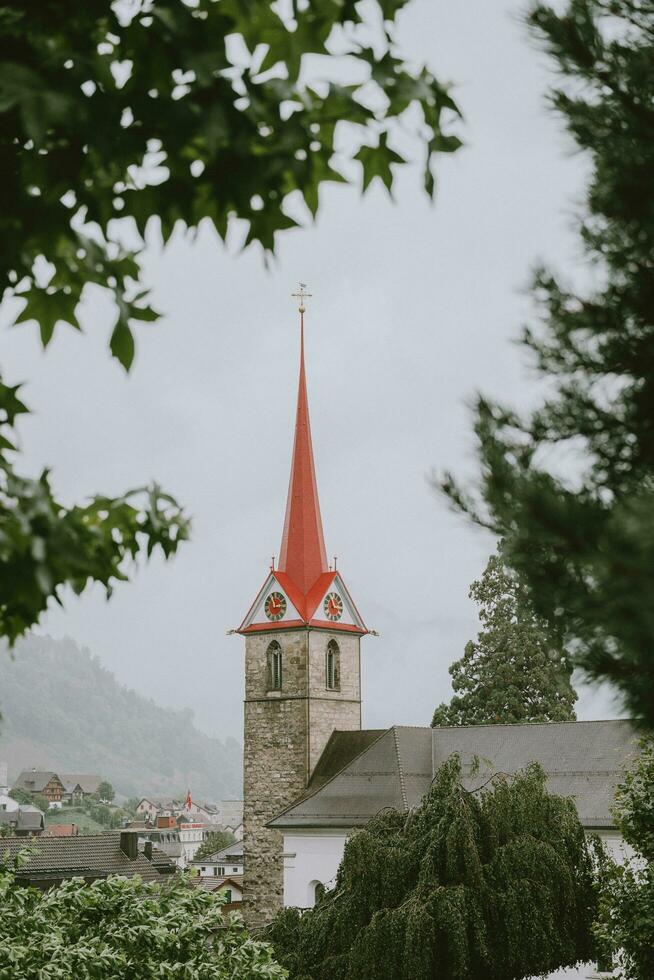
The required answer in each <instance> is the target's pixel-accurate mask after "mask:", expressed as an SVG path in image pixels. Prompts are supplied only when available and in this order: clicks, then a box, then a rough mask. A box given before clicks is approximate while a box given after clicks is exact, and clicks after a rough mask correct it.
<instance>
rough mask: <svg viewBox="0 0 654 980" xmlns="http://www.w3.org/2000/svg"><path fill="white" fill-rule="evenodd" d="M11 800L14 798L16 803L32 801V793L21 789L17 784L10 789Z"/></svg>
mask: <svg viewBox="0 0 654 980" xmlns="http://www.w3.org/2000/svg"><path fill="white" fill-rule="evenodd" d="M10 795H11V798H12V800H16V803H23V804H26V803H30V804H31V803H33V801H34V796H33V794H32V793H28V792H27V790H26V789H21V788H20V787H19V786H17V787H15V788H14V789H12V790H11V794H10Z"/></svg>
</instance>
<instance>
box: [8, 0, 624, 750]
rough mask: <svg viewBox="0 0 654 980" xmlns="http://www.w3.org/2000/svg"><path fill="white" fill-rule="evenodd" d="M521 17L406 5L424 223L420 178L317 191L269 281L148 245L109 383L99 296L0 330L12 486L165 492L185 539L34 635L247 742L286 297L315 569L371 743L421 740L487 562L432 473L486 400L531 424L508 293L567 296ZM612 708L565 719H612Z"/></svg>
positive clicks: (279, 436)
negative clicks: (145, 284)
mask: <svg viewBox="0 0 654 980" xmlns="http://www.w3.org/2000/svg"><path fill="white" fill-rule="evenodd" d="M522 9H524V7H523V4H521V3H507V2H504V3H500V2H494V3H489V2H488V0H465V2H461V3H446V2H444V0H438V2H435V0H413V2H412V3H411V4H409V7H408V8H407V10H406V12H405V13H403V14H402V16H401V18H400V28H401V32H400V37H401V41H402V46H403V48H404V51H405V53H406V54H407V55H408V56H409V57H410V58H411V59H412V60H415V61H426V62H427V63H428V64H429V65H430V66H431V67H432V69H433V70H434V72H435V73H436V74H437V76H438V77H439V78H441V79H444V80H452V81H453V82H455V85H456V88H455V96H456V98H457V100H458V102H459V104H460V106H461V107H462V109H463V111H464V113H465V117H466V118H465V128H464V130H463V135H464V138H465V140H466V147H465V149H464V150H462V151H460V152H459V153H457V154H456V155H455V156H454V157H451V158H446V159H443V161H442V162H441V164H440V169H439V193H438V199H437V202H436V205H435V206H430V205H429V203H428V201H427V199H426V198H425V196H424V195H423V194H422V193H421V191H420V176H419V172H418V169H417V168H414V169H412V170H407V171H406V172H405V173H403V174H402V177H401V179H400V180H399V181H398V182H397V185H396V194H395V203H392V202H391V201H389V199H388V198H387V196H386V195H385V193H383V192H382V190H381V189H380V188H378V187H373V188H371V190H370V191H369V192H368V194H367V195H366V196H365V197H364V198H363V199H362V198H361V197H360V196H359V194H358V193H357V191H356V190H355V189H350V188H347V187H343V186H333V187H330V188H329V189H327V190H324V191H323V192H322V196H321V210H320V215H319V218H318V221H317V222H316V224H315V225H313V226H312V227H310V228H307V229H305V230H302V231H294V232H292V233H290V234H288V235H287V236H286V237H285V238H282V239H281V240H280V244H279V252H278V257H277V261H276V262H275V264H274V265H273V267H272V268H270V269H269V270H266V269H265V267H264V265H263V262H262V260H261V256H260V254H259V253H258V252H255V251H254V250H249V251H248V252H245V253H243V254H238V253H237V251H236V249H235V248H232V249H225V248H223V247H222V246H221V245H220V244H219V243H218V242H217V241H216V239H215V237H213V236H212V235H211V234H209V233H206V234H202V235H201V236H200V238H199V240H198V241H197V242H196V243H195V244H190V243H185V242H183V241H181V240H175V241H173V243H171V244H170V245H169V247H168V248H167V249H166V251H165V252H163V253H162V251H161V249H160V248H159V246H158V244H157V243H156V241H155V242H153V244H152V246H151V247H150V248H149V251H148V254H147V279H148V281H149V282H150V283H151V284H152V286H153V290H154V301H155V304H156V305H157V307H158V308H159V309H161V310H164V311H165V313H166V316H165V319H163V320H162V321H161V322H160V323H159V324H158V325H155V326H154V327H145V328H144V329H141V330H140V331H139V336H138V353H137V358H136V363H135V366H134V368H133V370H132V372H131V374H130V375H129V376H128V377H126V376H125V374H124V372H123V371H122V369H121V368H120V367H119V366H118V365H117V363H116V362H115V361H111V359H110V357H109V356H108V353H107V349H106V342H107V337H108V329H109V324H110V315H111V310H110V308H109V306H108V305H107V303H106V301H105V299H104V298H103V297H102V295H101V294H100V293H99V291H96V292H93V293H90V294H89V299H88V301H87V302H86V303H85V306H84V310H83V313H82V321H83V323H84V324H85V328H86V334H85V336H80V335H79V334H76V333H75V332H74V331H72V330H70V329H68V328H63V327H60V328H59V333H58V336H57V337H56V340H55V342H54V343H53V345H52V346H51V348H50V349H49V350H48V351H47V352H46V353H45V354H44V353H43V352H42V351H41V349H40V347H39V344H38V342H37V334H36V328H35V327H34V325H31V326H27V327H26V326H23V325H21V326H20V327H17V328H15V329H13V330H7V329H4V330H3V331H2V333H1V334H0V345H1V358H2V364H3V370H4V373H5V377H6V379H8V380H9V381H10V382H12V383H13V382H16V381H19V380H23V379H27V380H28V381H29V383H28V385H27V387H26V389H25V392H26V396H27V400H28V403H29V404H30V405H31V406H32V407H33V409H34V412H35V414H34V415H33V416H32V417H31V418H29V419H27V420H26V421H25V422H24V423H23V424H22V428H21V433H22V438H23V445H24V450H25V454H24V459H23V465H24V466H25V467H26V468H27V469H29V471H30V472H32V473H34V472H36V471H37V470H38V468H39V467H42V466H44V465H51V466H52V467H53V482H54V484H55V487H56V489H57V491H58V492H59V493H60V494H61V495H62V496H63V498H64V499H65V500H67V501H69V502H72V501H73V500H79V499H81V498H83V497H84V496H85V495H88V494H91V493H94V492H96V491H102V492H110V493H118V492H120V491H122V490H124V489H127V488H128V487H132V486H138V485H140V484H142V483H144V482H146V481H148V480H150V479H156V480H158V481H159V482H160V483H161V484H162V485H163V486H164V487H165V488H166V489H168V490H169V491H170V492H172V493H174V494H175V495H176V496H177V497H178V498H179V499H180V500H181V501H183V503H184V504H185V505H186V507H187V508H188V510H189V511H190V513H191V514H192V515H193V517H194V530H193V539H192V541H191V542H190V543H188V544H187V545H185V546H184V547H183V549H182V551H181V552H180V554H179V555H178V557H177V558H176V559H175V560H174V561H173V562H171V563H168V564H165V563H163V562H161V561H159V560H156V561H153V562H151V563H150V564H149V565H147V566H145V567H144V568H142V569H140V570H139V572H138V573H137V575H136V576H135V578H134V580H133V581H132V582H131V583H130V584H129V585H121V586H119V587H118V588H117V589H116V592H115V595H114V597H113V599H112V600H111V602H109V603H107V602H106V601H105V599H104V597H103V594H102V593H101V591H100V590H94V589H93V590H89V591H87V592H86V593H85V594H84V595H83V596H82V597H81V598H75V597H73V596H69V597H68V598H67V602H66V607H65V611H63V612H61V611H53V612H51V613H50V614H49V615H48V616H47V617H46V618H45V619H44V622H43V630H47V631H48V632H50V633H52V634H53V635H55V636H61V635H64V634H68V635H70V636H71V637H73V638H74V639H75V640H77V641H78V642H79V643H80V644H83V645H86V646H88V647H89V648H90V650H91V651H92V652H93V653H95V654H97V655H98V656H99V657H100V659H101V661H102V662H103V663H104V664H105V665H106V666H107V667H109V668H110V669H112V670H113V671H114V672H115V673H116V675H117V676H118V678H119V679H120V680H121V681H123V682H125V683H127V684H129V685H130V686H133V687H135V688H136V689H137V690H138V691H140V692H142V693H144V694H146V695H148V696H151V697H152V698H154V699H155V700H156V701H158V702H160V703H163V704H170V705H174V706H190V707H191V708H193V709H194V711H195V713H196V718H197V722H198V724H199V725H200V726H201V727H202V728H204V729H205V730H207V731H209V732H211V733H216V734H220V735H227V734H230V735H235V736H236V737H238V738H240V737H241V729H242V698H243V640H242V639H241V638H240V637H238V636H231V637H230V636H227V635H226V631H227V630H228V629H230V628H231V627H235V626H237V625H238V623H239V622H240V620H241V618H242V617H243V615H244V613H245V612H246V610H247V608H248V606H249V604H250V602H251V601H252V599H253V598H254V596H255V594H256V592H257V590H258V589H259V587H260V585H261V583H262V581H263V578H264V576H265V573H266V570H267V568H268V565H269V562H270V556H271V555H273V554H277V553H278V551H279V544H280V538H281V531H282V522H283V516H284V507H285V497H286V490H287V483H288V471H289V465H290V455H291V444H292V427H293V417H294V409H295V398H296V385H297V369H298V324H297V313H296V309H295V304H294V301H293V300H291V298H290V294H291V293H292V292H294V291H295V288H296V284H297V281H298V280H302V281H304V282H306V283H308V284H309V286H310V288H311V291H312V293H313V299H312V300H311V301H310V306H309V310H308V314H307V370H308V384H309V398H310V407H311V416H312V426H313V438H314V449H315V453H316V465H317V475H318V487H319V492H320V499H321V505H322V512H323V522H324V526H325V535H326V542H327V549H328V553H329V554H330V555H331V554H337V555H338V558H339V569H340V570H341V572H342V574H343V576H344V578H345V581H346V582H347V584H348V587H349V589H350V591H351V592H352V595H353V597H354V599H355V601H356V602H357V604H358V606H359V608H360V610H361V612H362V614H363V616H364V618H365V619H366V621H367V622H368V624H369V626H371V627H373V628H375V629H377V630H379V632H380V634H381V635H380V637H379V638H378V639H375V638H367V639H364V641H363V647H364V654H363V665H364V667H363V670H364V676H363V697H364V716H363V717H364V725H366V726H369V727H379V726H384V725H388V724H391V723H402V724H413V725H424V724H428V723H429V721H430V720H431V714H432V711H433V708H434V706H435V704H437V703H438V702H439V701H441V700H442V699H444V698H446V697H447V696H448V693H449V677H448V672H447V668H448V665H449V664H450V663H451V662H452V660H454V659H456V658H457V657H459V656H460V655H461V653H462V651H463V647H464V645H465V643H466V641H467V640H468V639H471V638H472V637H473V636H474V635H475V632H476V630H477V619H476V609H475V606H474V605H473V604H472V603H471V601H470V600H469V599H468V598H467V593H468V587H469V584H470V582H471V581H472V580H473V579H474V578H476V577H477V576H478V575H479V574H480V572H481V571H482V569H483V566H484V564H485V561H486V558H487V556H488V554H489V552H490V551H491V550H492V548H493V546H494V542H493V540H492V539H491V538H490V537H489V536H488V535H487V534H485V533H483V532H480V531H478V530H475V529H473V528H471V527H470V526H468V525H467V524H466V522H465V521H464V520H463V519H462V518H460V517H457V516H456V515H454V514H452V513H451V512H450V511H449V509H448V507H447V505H446V503H445V502H444V501H443V500H441V499H438V498H437V497H436V496H435V495H434V493H433V492H432V490H431V489H430V486H429V483H428V474H429V472H430V471H431V470H432V469H433V468H436V469H443V468H448V469H453V470H454V471H456V472H458V473H460V474H462V475H465V474H471V473H474V467H475V463H474V453H473V447H474V442H473V439H472V436H471V415H470V412H469V409H468V404H469V401H470V399H471V397H472V395H473V393H474V392H475V391H477V390H480V389H481V390H483V391H485V392H487V393H488V394H490V395H493V396H501V397H503V398H505V399H507V400H512V401H514V402H516V403H524V401H525V399H527V398H528V397H530V394H531V392H532V390H533V377H532V375H531V374H530V371H529V370H528V367H527V365H526V363H525V360H524V357H523V355H522V353H521V351H520V350H519V348H518V347H517V346H516V345H515V344H513V343H512V340H513V339H514V338H515V337H516V336H517V333H518V330H519V327H520V325H521V323H523V322H524V320H525V319H526V317H527V316H528V313H529V306H528V300H527V298H526V297H525V295H524V294H523V293H521V290H522V289H523V287H524V286H525V284H526V282H527V279H528V274H529V269H530V267H531V266H532V265H533V264H534V262H535V261H536V260H538V259H545V260H547V261H549V262H552V263H553V264H555V265H556V266H557V267H558V268H560V269H563V270H565V271H567V272H568V273H569V274H573V272H574V267H575V266H576V264H577V263H578V262H579V257H580V255H579V246H578V243H577V241H576V239H575V237H574V234H573V232H572V215H573V213H574V210H575V208H576V207H577V205H578V203H579V201H580V199H581V194H582V188H583V183H584V176H585V173H586V163H585V162H584V160H583V159H582V158H580V157H579V156H578V155H574V153H573V148H572V146H571V144H570V141H569V140H568V138H567V137H566V136H565V135H564V133H563V132H562V128H561V124H560V122H559V121H558V120H557V119H556V118H555V117H553V116H552V115H551V114H550V113H549V112H548V111H547V109H546V106H545V92H546V90H547V87H548V85H549V84H550V82H551V81H552V75H551V71H550V69H549V68H548V65H547V62H546V60H545V58H544V56H543V55H541V54H540V53H539V52H538V51H537V49H536V48H535V46H534V44H533V42H531V41H530V40H529V39H528V38H527V35H526V31H525V28H524V27H523V25H522V23H521V22H520V11H521V10H522ZM615 713H616V709H615V708H612V707H611V705H610V702H609V699H608V698H607V697H606V696H600V695H598V694H597V693H596V692H593V693H592V694H586V695H584V697H583V700H582V706H581V710H580V716H581V717H586V718H596V717H607V716H610V715H611V714H615Z"/></svg>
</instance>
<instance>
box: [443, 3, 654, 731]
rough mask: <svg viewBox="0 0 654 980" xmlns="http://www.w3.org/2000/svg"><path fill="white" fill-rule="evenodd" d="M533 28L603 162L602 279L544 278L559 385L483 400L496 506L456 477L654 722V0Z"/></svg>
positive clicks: (573, 629)
mask: <svg viewBox="0 0 654 980" xmlns="http://www.w3.org/2000/svg"><path fill="white" fill-rule="evenodd" d="M529 23H530V25H531V27H532V29H533V31H534V32H535V33H536V34H537V35H538V36H539V37H540V39H541V42H542V43H544V45H545V47H546V49H547V51H548V52H549V54H550V55H551V57H552V59H553V62H554V66H555V67H556V69H557V70H558V74H559V78H560V79H561V81H560V84H559V86H558V88H557V90H556V91H555V92H554V94H553V96H552V102H553V105H554V107H555V109H556V111H557V112H558V114H559V116H560V117H561V118H562V120H563V121H564V122H565V124H566V126H567V128H568V130H569V132H570V133H571V134H572V136H573V138H574V140H575V142H576V144H577V146H578V147H579V148H580V149H581V150H583V151H584V153H585V154H586V155H587V157H588V160H589V162H590V164H591V165H592V176H591V179H590V183H589V186H588V191H587V196H586V207H585V208H584V210H583V213H582V214H581V215H580V219H579V232H580V237H581V243H582V245H583V248H584V250H585V253H586V256H587V260H588V265H589V267H590V268H589V271H590V272H591V275H589V276H585V277H584V282H583V285H579V284H577V286H575V285H570V284H568V283H566V282H565V281H564V280H563V278H561V277H559V276H558V275H556V274H555V273H553V272H549V271H547V270H541V271H540V272H538V273H537V275H536V277H535V282H534V298H535V301H536V303H537V304H538V306H539V309H540V311H541V314H542V316H541V323H540V326H539V327H537V328H533V329H528V330H527V331H526V332H525V334H524V337H523V341H524V344H525V345H526V347H527V348H528V350H529V351H530V352H531V354H532V355H533V356H534V359H535V362H536V366H537V368H538V369H539V370H540V371H541V372H542V374H543V376H544V378H545V379H546V381H547V384H546V386H545V388H544V397H543V400H542V403H541V406H540V407H539V408H537V409H536V410H535V411H532V412H528V413H525V414H519V413H517V412H515V411H512V410H510V409H507V408H504V407H501V406H499V405H497V404H492V403H490V402H489V401H488V400H486V399H484V398H481V399H480V400H479V401H478V405H477V412H476V432H477V436H478V438H479V443H480V457H481V464H482V474H483V475H482V481H481V496H482V498H483V504H480V503H478V502H476V501H475V500H474V499H472V498H471V497H470V496H468V495H467V494H466V493H465V492H462V491H461V490H459V489H458V488H457V486H456V484H455V483H454V481H453V480H452V478H451V477H450V476H449V475H448V476H446V478H445V480H444V486H445V489H446V491H447V492H448V493H449V494H450V496H451V497H452V498H453V500H454V501H455V502H456V503H457V504H458V505H459V506H463V507H464V508H465V509H466V510H468V511H469V512H471V513H472V514H474V515H475V516H476V518H477V519H478V520H479V521H481V522H482V523H485V524H486V525H487V526H489V527H490V528H492V530H493V531H494V532H495V533H496V534H497V535H498V536H500V537H504V538H506V542H507V544H506V549H507V555H508V558H509V560H510V563H511V565H512V566H513V567H514V568H515V569H516V570H517V571H518V573H519V574H520V576H521V577H522V579H523V580H524V582H525V583H526V585H527V587H528V588H529V593H530V596H531V599H532V601H533V603H534V606H535V608H536V610H537V612H538V613H539V614H541V615H543V616H545V617H547V618H548V619H549V620H550V621H551V622H552V623H554V624H555V625H556V627H557V628H559V629H561V630H562V631H563V632H564V633H565V636H566V637H567V639H569V640H570V641H571V642H570V648H571V649H573V650H574V653H575V662H576V664H578V665H579V666H580V667H582V668H583V669H584V671H585V672H586V673H587V674H589V675H590V676H592V677H594V678H597V679H598V680H606V679H609V680H610V681H612V682H613V683H614V684H615V685H617V687H618V688H619V690H620V691H621V693H622V695H623V696H624V699H625V702H626V705H627V706H628V709H629V710H630V712H631V715H632V716H633V717H634V718H635V719H637V720H640V721H641V722H643V723H647V724H649V725H650V726H654V693H653V692H654V644H653V643H652V637H653V636H654V179H653V175H654V3H653V2H652V0H568V2H566V3H565V4H564V5H563V7H560V6H557V7H556V9H554V8H553V7H551V6H548V5H545V4H540V3H539V4H537V5H535V7H534V8H533V10H532V12H531V14H530V16H529ZM571 460H573V461H574V462H573V464H572V465H571V463H570V461H571Z"/></svg>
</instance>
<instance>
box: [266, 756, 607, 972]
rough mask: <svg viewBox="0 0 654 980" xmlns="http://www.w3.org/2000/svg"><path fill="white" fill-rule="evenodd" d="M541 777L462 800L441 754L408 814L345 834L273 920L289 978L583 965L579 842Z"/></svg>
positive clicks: (584, 845) (588, 893)
mask: <svg viewBox="0 0 654 980" xmlns="http://www.w3.org/2000/svg"><path fill="white" fill-rule="evenodd" d="M544 782H545V776H544V774H543V772H542V770H541V769H540V768H539V767H538V766H535V765H532V766H530V767H529V768H528V769H527V770H526V771H525V772H524V773H521V774H519V775H518V776H516V777H515V778H514V779H509V778H507V777H505V776H497V777H496V778H495V779H494V781H493V784H492V785H487V786H486V787H485V789H484V790H483V792H480V793H474V792H469V791H468V790H467V789H465V788H464V787H463V785H462V783H461V765H460V762H459V759H458V757H457V756H452V757H451V758H450V759H449V760H448V761H447V762H446V763H445V764H444V765H443V766H441V768H440V769H439V770H438V772H437V774H436V777H435V779H434V782H433V785H432V788H431V790H430V792H429V793H428V794H427V796H426V797H425V798H424V799H423V801H422V803H421V804H420V806H419V807H418V808H417V810H415V811H413V812H412V813H410V814H409V815H408V816H407V815H406V814H402V813H398V812H396V811H386V812H384V813H381V814H379V815H378V816H377V817H375V818H374V819H373V820H372V821H371V822H370V823H369V824H368V825H367V827H366V828H365V830H362V831H360V832H359V833H357V834H355V835H354V836H353V837H352V838H350V840H349V841H348V843H347V844H346V848H345V855H344V857H343V862H342V864H341V866H340V868H339V871H338V875H337V879H336V885H335V887H334V889H333V890H331V891H327V892H326V893H325V895H324V897H323V898H322V899H321V900H320V902H319V903H318V904H317V905H316V907H315V908H314V909H311V910H309V911H307V912H304V913H301V912H299V911H298V910H297V909H285V910H284V911H283V912H281V913H280V914H279V915H278V917H277V918H276V919H275V921H274V922H273V924H272V926H271V927H270V930H269V933H268V934H267V938H269V939H270V941H271V942H272V944H273V946H274V948H275V951H276V954H277V956H278V959H279V960H280V962H281V963H282V964H283V965H284V966H286V967H287V968H288V970H289V973H290V976H291V977H292V978H293V980H365V978H368V977H376V978H379V980H455V978H456V980H476V978H478V977H484V978H485V980H518V978H522V977H527V976H532V975H534V974H540V973H548V972H550V971H552V970H555V969H557V968H559V967H563V966H566V965H571V964H573V963H575V962H577V961H578V960H583V959H589V958H590V955H591V949H592V937H591V923H592V920H593V914H594V910H595V891H594V887H593V857H592V854H591V851H590V845H589V844H588V842H587V840H586V837H585V835H584V831H583V828H582V827H581V825H580V823H579V820H578V817H577V813H576V811H575V808H574V805H573V803H572V802H571V801H570V800H567V799H563V798H561V797H556V796H550V795H548V793H547V792H546V791H545V786H544Z"/></svg>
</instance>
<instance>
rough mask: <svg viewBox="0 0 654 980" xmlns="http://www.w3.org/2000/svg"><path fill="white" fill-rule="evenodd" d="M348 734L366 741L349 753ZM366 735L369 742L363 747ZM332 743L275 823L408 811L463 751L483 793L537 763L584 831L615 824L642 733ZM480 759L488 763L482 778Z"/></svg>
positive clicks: (526, 731)
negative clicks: (495, 779)
mask: <svg viewBox="0 0 654 980" xmlns="http://www.w3.org/2000/svg"><path fill="white" fill-rule="evenodd" d="M347 734H349V736H353V735H355V734H358V735H360V736H362V740H361V743H360V744H359V745H357V740H356V739H355V738H350V741H349V748H348V742H347V741H346V740H345V739H343V736H345V735H347ZM366 734H367V735H368V736H369V741H368V744H367V746H365V747H362V746H364V745H365V741H366V740H365V737H364V736H365V735H366ZM335 736H336V738H335ZM374 736H376V737H374ZM332 739H334V742H333V741H332ZM332 739H330V741H329V742H328V744H327V747H326V748H325V751H324V752H323V756H322V757H321V759H320V760H319V762H318V765H317V766H316V769H315V772H314V777H312V780H311V782H310V783H309V786H308V787H307V790H306V791H305V793H304V794H303V795H302V796H301V797H300V799H299V800H297V801H296V802H295V803H294V804H293V805H292V806H290V807H289V808H287V809H286V810H285V811H284V812H283V813H281V814H280V815H279V816H278V817H276V818H274V819H273V820H271V821H270V823H269V826H271V827H276V828H282V827H284V828H292V827H295V828H297V827H334V828H336V827H340V828H350V827H360V826H363V825H365V824H366V823H367V822H368V820H370V819H371V817H373V816H375V815H376V814H377V813H379V812H380V811H381V810H383V809H385V808H386V807H392V808H393V809H397V810H403V811H406V810H408V809H411V808H412V807H413V806H416V805H417V804H418V803H419V801H420V800H421V798H422V797H423V796H424V794H425V793H426V792H427V791H428V789H429V787H430V785H431V781H432V779H433V775H434V773H435V772H436V770H437V769H438V767H439V766H440V765H441V764H442V763H443V762H444V761H445V760H446V759H447V758H448V757H449V756H450V755H451V754H452V753H453V752H458V753H459V755H460V756H461V762H462V766H463V782H464V785H466V787H467V788H469V789H475V788H478V787H479V786H480V785H481V784H482V783H484V782H485V781H486V780H487V779H488V775H489V773H491V772H506V773H515V772H517V771H518V770H519V769H524V768H525V766H527V765H528V764H529V763H530V762H532V761H535V762H538V763H540V765H541V766H542V767H543V769H544V770H545V772H546V773H547V788H548V790H549V791H550V792H552V793H557V794H560V795H564V796H571V797H572V798H573V799H574V801H575V804H576V806H577V810H578V813H579V818H580V820H581V822H582V824H583V825H584V826H586V827H597V828H601V827H610V826H613V823H614V821H613V818H612V815H611V807H612V805H613V800H614V796H615V790H616V786H617V784H618V782H619V781H620V778H621V772H622V770H623V769H624V767H625V765H626V764H628V762H629V761H630V760H631V759H632V758H633V756H634V755H635V754H636V752H637V746H636V742H635V732H634V730H633V729H632V727H631V725H630V724H629V722H627V721H595V722H564V723H552V724H529V725H479V726H473V727H469V728H435V729H431V728H405V727H400V726H397V727H394V728H389V729H388V730H387V731H385V732H382V733H381V734H380V733H378V732H369V733H364V732H360V733H343V732H337V733H334V736H332ZM339 744H340V745H341V746H342V747H343V751H342V752H341V751H340V749H339ZM357 747H358V748H359V751H358V753H357ZM350 752H354V753H356V754H354V755H351V754H350ZM348 755H349V758H348ZM473 757H478V758H479V760H481V768H480V770H479V772H478V773H477V775H475V776H472V773H471V770H472V763H473ZM344 760H345V761H344ZM339 765H340V769H339V768H338V767H339Z"/></svg>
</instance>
